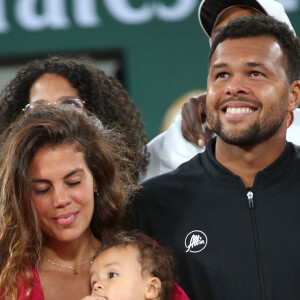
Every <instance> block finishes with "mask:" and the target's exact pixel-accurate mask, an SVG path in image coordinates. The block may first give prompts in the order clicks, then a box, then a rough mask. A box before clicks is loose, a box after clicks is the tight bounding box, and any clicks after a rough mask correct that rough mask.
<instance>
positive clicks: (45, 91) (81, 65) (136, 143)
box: [0, 56, 148, 181]
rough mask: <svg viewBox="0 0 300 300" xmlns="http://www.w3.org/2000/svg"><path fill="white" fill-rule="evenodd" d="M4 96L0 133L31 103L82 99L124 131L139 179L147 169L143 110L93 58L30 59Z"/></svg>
mask: <svg viewBox="0 0 300 300" xmlns="http://www.w3.org/2000/svg"><path fill="white" fill-rule="evenodd" d="M1 96H2V97H1V105H0V120H1V122H0V132H2V131H3V130H4V129H5V128H6V127H7V126H8V125H9V124H10V123H12V122H13V121H14V120H15V119H16V118H17V116H18V115H19V114H20V112H21V109H22V108H24V107H25V106H26V105H27V104H28V103H33V102H35V101H39V100H44V101H47V102H59V100H60V98H61V97H65V96H71V97H74V98H79V99H80V100H81V101H82V102H84V103H85V108H86V109H87V110H88V111H90V112H92V113H93V114H95V115H96V116H97V117H98V118H99V119H100V120H101V121H102V123H103V125H104V126H106V127H108V128H116V129H117V130H118V131H120V132H121V133H124V135H123V136H124V141H125V142H126V144H127V145H128V147H129V148H130V149H131V150H132V151H131V152H130V153H129V154H127V158H128V159H129V160H130V161H132V162H134V165H133V170H132V172H133V174H134V178H135V180H136V181H137V179H138V177H139V174H142V173H143V172H144V171H145V169H146V165H147V158H148V153H147V150H146V139H145V133H144V131H143V126H144V125H143V123H142V121H141V120H140V112H139V111H138V110H137V109H136V106H135V103H134V102H133V101H132V100H131V99H130V98H129V96H128V94H127V92H126V91H125V90H124V89H123V88H122V85H121V84H120V82H119V81H118V80H117V79H115V78H114V77H112V76H107V75H105V73H104V72H103V71H102V70H100V69H98V68H96V67H94V66H92V64H91V62H90V61H88V60H86V59H74V58H65V57H59V56H54V57H50V58H47V59H43V60H35V61H32V62H29V63H28V64H27V65H26V66H25V67H23V68H22V69H21V70H20V71H19V72H18V73H17V75H16V77H15V78H14V79H13V80H12V81H11V82H10V83H9V84H8V85H7V86H6V88H5V89H4V91H3V92H2V94H1Z"/></svg>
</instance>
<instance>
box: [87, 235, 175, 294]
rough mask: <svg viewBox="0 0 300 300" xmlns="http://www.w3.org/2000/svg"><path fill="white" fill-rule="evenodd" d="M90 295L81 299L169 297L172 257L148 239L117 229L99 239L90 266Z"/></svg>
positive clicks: (172, 274) (172, 277) (170, 292)
mask: <svg viewBox="0 0 300 300" xmlns="http://www.w3.org/2000/svg"><path fill="white" fill-rule="evenodd" d="M90 274H91V288H92V294H91V296H87V297H85V298H84V299H83V300H99V299H101V300H104V299H106V300H121V299H122V300H145V299H147V300H148V299H154V300H169V299H171V296H172V289H173V281H174V266H173V259H172V257H171V256H170V254H168V253H167V251H166V250H165V249H164V248H163V247H162V246H159V245H158V244H156V243H155V242H154V241H153V240H152V239H151V238H149V237H147V236H145V235H144V234H142V233H138V232H136V231H129V232H125V231H123V232H118V233H116V234H114V235H113V236H111V237H109V238H107V241H105V240H104V241H103V243H102V247H101V249H100V250H99V252H98V253H97V255H96V256H95V258H94V260H93V263H92V265H91V269H90Z"/></svg>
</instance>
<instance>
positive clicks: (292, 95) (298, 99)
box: [287, 80, 300, 111]
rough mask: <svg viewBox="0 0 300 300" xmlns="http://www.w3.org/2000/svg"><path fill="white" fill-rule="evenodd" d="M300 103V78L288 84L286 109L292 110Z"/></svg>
mask: <svg viewBox="0 0 300 300" xmlns="http://www.w3.org/2000/svg"><path fill="white" fill-rule="evenodd" d="M299 103H300V80H296V81H294V82H293V83H291V84H290V92H289V103H288V107H287V110H288V111H293V110H294V109H296V108H297V107H298V105H299Z"/></svg>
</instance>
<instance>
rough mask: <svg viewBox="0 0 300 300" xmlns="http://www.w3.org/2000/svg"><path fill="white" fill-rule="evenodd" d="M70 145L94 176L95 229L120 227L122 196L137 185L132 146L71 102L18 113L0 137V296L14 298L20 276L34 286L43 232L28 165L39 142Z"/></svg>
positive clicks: (99, 235) (103, 230)
mask: <svg viewBox="0 0 300 300" xmlns="http://www.w3.org/2000/svg"><path fill="white" fill-rule="evenodd" d="M61 145H72V146H73V147H74V148H75V149H76V150H77V151H80V152H82V153H83V157H84V159H85V162H86V164H87V166H88V167H89V169H90V170H91V173H92V174H93V178H94V180H95V184H96V186H97V189H98V191H97V193H98V194H99V195H98V194H95V198H94V201H95V204H94V213H93V217H92V220H91V231H92V233H93V235H94V236H95V237H96V238H97V239H98V240H101V239H102V236H103V234H109V232H110V231H111V230H115V229H118V228H120V224H121V222H122V218H123V216H124V209H125V205H126V200H127V198H128V196H129V194H130V193H132V192H133V191H134V190H135V184H134V180H132V176H131V173H130V170H131V168H132V167H131V166H130V164H131V161H129V160H128V159H127V158H126V155H125V154H126V153H127V152H128V151H130V150H129V149H128V147H127V146H126V144H125V143H124V141H123V139H121V138H120V135H119V134H118V133H116V132H115V131H113V130H107V129H104V128H103V126H102V124H101V122H100V121H99V120H98V119H97V118H96V117H94V116H88V115H87V114H85V113H82V112H80V111H78V110H77V109H74V108H67V107H54V106H44V107H39V108H38V109H36V110H34V111H33V112H30V113H29V114H28V115H27V116H23V117H21V118H19V120H17V121H16V122H15V123H13V124H12V125H11V126H9V127H8V128H7V129H6V130H5V131H4V133H3V134H2V135H1V138H0V270H1V272H0V298H1V299H17V298H18V296H17V295H18V284H17V282H19V281H20V280H21V281H22V282H25V283H26V286H27V287H28V289H27V293H28V294H29V293H30V290H31V288H32V286H33V282H34V280H33V274H32V270H33V268H34V267H35V266H36V265H37V264H38V262H39V259H40V255H41V249H42V247H43V243H44V239H45V237H46V236H45V234H44V233H43V231H42V229H41V227H40V224H39V220H38V216H37V213H36V210H35V208H34V206H33V203H32V201H31V200H30V191H31V180H30V177H29V167H30V163H31V161H32V158H33V157H34V155H35V154H36V153H37V151H38V150H39V149H41V147H53V148H56V147H59V146H61Z"/></svg>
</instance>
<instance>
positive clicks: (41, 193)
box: [34, 188, 49, 195]
mask: <svg viewBox="0 0 300 300" xmlns="http://www.w3.org/2000/svg"><path fill="white" fill-rule="evenodd" d="M48 191H49V188H45V189H40V190H34V193H35V194H36V195H44V194H46V193H47V192H48Z"/></svg>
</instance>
